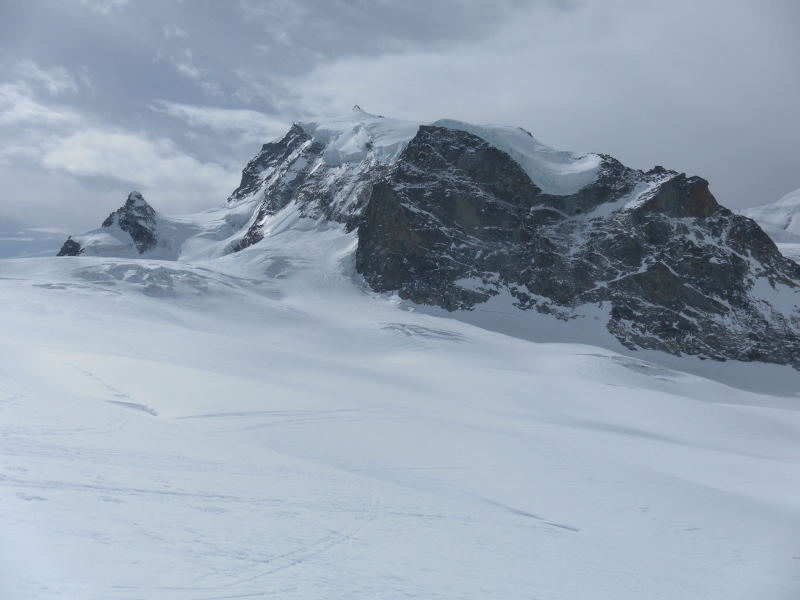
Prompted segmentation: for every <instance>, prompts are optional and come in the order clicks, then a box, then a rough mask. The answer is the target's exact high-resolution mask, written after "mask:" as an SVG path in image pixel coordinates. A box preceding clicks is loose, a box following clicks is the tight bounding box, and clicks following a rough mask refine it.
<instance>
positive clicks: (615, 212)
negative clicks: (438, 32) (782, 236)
mask: <svg viewBox="0 0 800 600" xmlns="http://www.w3.org/2000/svg"><path fill="white" fill-rule="evenodd" d="M132 198H133V196H132ZM136 198H137V200H136V202H142V203H143V204H141V205H136V204H135V203H133V204H132V202H133V201H132V200H131V198H129V199H128V202H127V203H126V205H125V207H123V208H121V209H120V210H119V211H117V213H115V215H116V216H114V215H112V216H111V217H109V219H107V220H106V222H105V223H104V224H103V225H104V226H103V228H101V229H100V230H97V231H95V232H91V233H89V234H86V235H84V236H78V237H76V238H74V239H73V240H72V241H71V242H70V245H69V247H67V246H66V245H65V248H64V249H63V253H64V254H75V253H83V254H96V255H102V256H131V255H135V254H136V253H137V252H138V253H139V254H141V255H142V256H147V257H157V258H176V259H177V258H180V259H184V260H185V259H189V258H195V259H196V258H200V257H211V256H223V255H226V254H230V253H234V252H238V251H241V250H243V249H245V248H250V247H252V246H254V245H257V244H258V243H260V242H262V240H264V239H265V238H267V237H269V236H270V235H272V234H273V233H274V232H275V231H276V228H277V229H280V228H281V227H282V226H283V225H282V224H284V223H286V222H287V219H288V220H289V221H291V222H293V223H294V221H295V220H297V219H303V220H306V221H307V224H306V225H304V226H303V227H310V226H311V225H310V223H315V224H316V225H315V226H319V227H321V228H330V227H333V228H338V231H339V232H340V234H341V235H342V236H347V235H350V236H351V237H352V241H353V256H354V260H355V269H356V271H357V272H358V274H359V275H360V276H362V277H363V279H364V280H365V281H366V283H367V284H368V285H369V286H370V287H371V288H372V289H373V290H375V291H378V292H396V293H397V294H398V295H399V296H400V297H401V298H402V299H404V300H409V301H412V302H414V303H416V304H419V305H424V306H428V307H440V308H442V309H445V310H448V311H456V312H457V313H458V314H457V315H456V316H457V317H459V318H464V319H466V320H473V321H474V320H475V319H479V320H481V322H485V321H486V319H485V318H484V316H485V315H486V314H487V313H488V314H497V313H498V311H499V312H502V313H503V314H506V315H512V314H513V315H514V317H513V320H514V321H516V324H513V325H509V324H506V325H504V327H506V328H509V327H510V328H512V329H514V330H517V331H525V330H531V329H533V330H535V331H541V330H542V325H541V321H542V319H540V318H538V317H539V316H540V315H544V316H546V319H544V320H545V321H549V322H548V323H547V324H546V325H545V326H544V328H545V329H547V330H551V331H560V332H561V334H562V339H567V338H569V339H575V336H577V339H575V341H591V342H592V343H601V344H603V345H606V346H608V347H612V348H618V347H619V345H622V346H624V347H626V348H628V349H637V348H639V349H642V348H645V349H656V350H661V351H665V352H669V353H672V354H675V355H680V354H690V355H695V356H698V357H701V358H712V359H718V360H724V359H735V360H740V361H753V360H755V361H764V362H773V363H779V364H791V365H794V366H795V367H800V309H798V304H800V266H799V265H798V264H797V263H795V262H793V261H791V260H788V259H787V258H785V257H784V256H783V255H782V254H781V253H780V251H779V250H778V248H777V247H776V246H775V243H774V242H773V241H772V240H771V239H770V237H769V236H768V235H766V234H765V233H764V232H763V231H762V230H761V229H760V228H759V227H758V225H756V223H754V222H753V221H752V220H750V219H748V218H745V217H743V216H740V215H736V214H734V213H732V212H731V211H729V210H727V209H726V208H724V207H722V206H720V205H719V204H718V203H717V201H716V199H715V198H714V197H713V195H712V194H711V193H710V191H709V189H708V183H707V182H706V181H705V180H703V179H701V178H699V177H687V176H686V175H685V174H679V173H676V172H674V171H669V170H667V169H664V168H662V167H655V168H654V169H652V170H650V171H647V172H643V171H637V170H633V169H629V168H627V167H625V166H624V165H622V164H621V163H619V162H618V161H617V160H615V159H613V158H612V157H610V156H607V155H601V154H575V153H571V152H561V151H556V150H553V149H552V148H549V147H547V146H545V145H544V144H542V143H540V142H539V141H537V140H536V139H535V138H534V137H533V136H532V135H531V134H530V133H529V132H527V131H524V130H522V129H519V128H513V127H489V126H476V125H471V124H467V123H462V122H457V121H451V120H444V121H438V122H435V123H433V124H429V125H424V124H420V123H414V122H406V121H398V120H394V119H387V118H384V117H381V116H376V115H370V114H368V113H365V112H364V111H362V110H361V109H358V108H356V109H354V111H353V113H352V114H350V115H347V116H345V117H342V118H339V119H332V120H321V121H314V122H307V123H296V124H295V125H294V126H293V127H292V128H291V129H290V131H289V132H288V133H287V134H286V135H285V136H284V137H283V138H282V139H280V140H277V141H274V142H271V143H268V144H265V145H264V146H263V147H262V149H261V151H260V152H259V153H258V154H257V155H256V156H255V157H254V158H253V159H252V160H251V161H250V163H249V164H248V165H247V166H246V168H245V169H244V171H243V174H242V181H241V184H240V186H239V187H238V188H237V189H236V190H235V191H234V192H233V194H232V195H231V197H230V198H229V199H228V201H227V206H226V207H221V208H219V209H217V210H215V211H209V212H207V213H203V214H202V215H199V216H196V217H183V218H181V219H175V218H173V219H168V218H164V217H160V216H158V215H156V213H155V212H154V211H152V209H150V207H149V206H148V205H147V204H146V203H145V202H144V200H142V199H141V197H140V196H136ZM137 206H139V208H137ZM136 210H140V211H146V212H147V214H144V213H142V214H141V215H138V216H137V215H135V214H134V213H133V212H132V211H136ZM134 229H135V231H134ZM515 313H516V314H515ZM557 323H563V324H564V327H561V328H559V327H557V326H555V325H557ZM533 335H534V336H535V335H537V334H536V333H534V334H533ZM564 336H566V337H564ZM556 337H558V334H556Z"/></svg>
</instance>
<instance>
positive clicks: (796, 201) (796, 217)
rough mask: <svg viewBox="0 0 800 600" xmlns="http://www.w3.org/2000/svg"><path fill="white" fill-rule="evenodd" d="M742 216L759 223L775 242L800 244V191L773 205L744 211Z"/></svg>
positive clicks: (791, 193)
mask: <svg viewBox="0 0 800 600" xmlns="http://www.w3.org/2000/svg"><path fill="white" fill-rule="evenodd" d="M742 214H743V215H745V216H746V217H750V218H751V219H753V220H754V221H756V222H758V224H759V225H761V226H762V227H763V228H764V229H765V230H766V231H767V233H769V234H770V235H771V236H772V237H773V238H774V239H775V241H777V242H794V243H800V189H797V190H795V191H793V192H789V193H788V194H786V195H785V196H784V197H783V198H781V199H780V200H778V201H777V202H773V203H772V204H766V205H764V206H757V207H754V208H747V209H744V210H743V211H742Z"/></svg>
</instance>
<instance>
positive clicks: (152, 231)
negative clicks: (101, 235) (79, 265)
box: [57, 192, 159, 256]
mask: <svg viewBox="0 0 800 600" xmlns="http://www.w3.org/2000/svg"><path fill="white" fill-rule="evenodd" d="M157 221H158V215H157V213H156V211H155V210H154V209H153V207H152V206H150V205H149V204H148V203H147V202H145V199H144V198H143V197H142V195H141V194H140V193H139V192H131V193H130V194H128V199H127V200H126V201H125V204H124V205H122V206H121V207H120V208H118V209H117V210H115V211H114V212H112V213H111V214H110V215H108V217H106V219H105V221H103V225H102V227H104V228H109V227H114V226H118V227H119V228H120V229H121V230H122V231H124V232H126V233H127V234H128V235H130V236H131V240H132V241H133V244H134V246H135V247H136V250H137V251H138V252H139V254H142V253H143V252H146V251H148V250H151V249H153V248H155V247H156V246H157V245H158V241H159V240H158V235H157V224H158V223H157ZM78 237H79V239H81V236H78ZM84 241H85V240H84ZM85 250H86V249H85V248H83V247H82V246H81V243H80V242H78V241H77V240H74V239H73V238H72V236H70V237H69V239H67V241H66V242H64V245H63V246H62V247H61V250H60V251H59V253H58V255H57V256H77V255H79V254H83V253H84V251H85ZM90 253H91V251H90Z"/></svg>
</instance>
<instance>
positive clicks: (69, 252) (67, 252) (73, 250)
mask: <svg viewBox="0 0 800 600" xmlns="http://www.w3.org/2000/svg"><path fill="white" fill-rule="evenodd" d="M82 253H83V248H81V245H80V244H79V243H78V242H76V241H75V240H73V239H72V236H69V237H68V238H67V241H66V242H64V245H63V246H61V250H59V251H58V254H56V256H79V255H80V254H82Z"/></svg>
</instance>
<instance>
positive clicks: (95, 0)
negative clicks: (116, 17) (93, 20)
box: [81, 0, 129, 15]
mask: <svg viewBox="0 0 800 600" xmlns="http://www.w3.org/2000/svg"><path fill="white" fill-rule="evenodd" d="M128 2H129V0H81V4H83V5H84V6H87V7H89V8H90V9H92V10H93V11H94V12H96V13H100V14H101V15H110V14H113V13H114V12H115V11H118V10H122V9H123V8H124V7H125V6H126V5H127V4H128Z"/></svg>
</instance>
